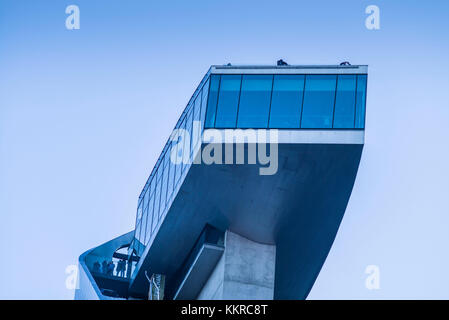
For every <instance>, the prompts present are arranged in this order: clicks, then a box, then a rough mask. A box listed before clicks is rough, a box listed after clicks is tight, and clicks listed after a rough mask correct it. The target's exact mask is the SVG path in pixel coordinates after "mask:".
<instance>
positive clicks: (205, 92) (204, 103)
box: [200, 80, 218, 123]
mask: <svg viewBox="0 0 449 320" xmlns="http://www.w3.org/2000/svg"><path fill="white" fill-rule="evenodd" d="M209 82H210V81H209V80H207V82H206V84H205V85H204V87H203V96H202V97H201V117H200V119H201V121H204V116H205V113H206V106H207V97H208V93H209ZM211 87H212V85H211ZM217 97H218V95H217ZM214 121H215V119H214ZM212 123H213V122H212Z"/></svg>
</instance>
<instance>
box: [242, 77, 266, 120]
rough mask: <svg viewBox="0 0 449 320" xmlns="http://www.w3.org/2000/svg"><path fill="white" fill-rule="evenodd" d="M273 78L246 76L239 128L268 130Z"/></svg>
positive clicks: (243, 80) (243, 79) (243, 85)
mask: <svg viewBox="0 0 449 320" xmlns="http://www.w3.org/2000/svg"><path fill="white" fill-rule="evenodd" d="M272 86H273V76H271V75H244V76H243V78H242V92H241V95H240V103H239V114H238V123H237V127H239V128H266V127H267V126H268V113H269V112H270V99H271V89H272Z"/></svg>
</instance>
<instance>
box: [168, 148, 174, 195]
mask: <svg viewBox="0 0 449 320" xmlns="http://www.w3.org/2000/svg"><path fill="white" fill-rule="evenodd" d="M172 148H173V143H171V144H170V148H169V152H170V153H169V160H168V166H169V168H170V169H169V171H168V173H169V176H168V187H167V200H168V199H170V197H171V194H172V193H173V186H174V180H175V165H174V163H173V162H172V160H171V152H172Z"/></svg>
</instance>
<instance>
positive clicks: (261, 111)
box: [205, 74, 367, 129]
mask: <svg viewBox="0 0 449 320" xmlns="http://www.w3.org/2000/svg"><path fill="white" fill-rule="evenodd" d="M366 83H367V76H366V75H365V74H359V75H356V74H339V75H337V74H325V75H324V74H323V75H320V74H307V75H300V74H299V75H296V74H292V75H290V74H288V75H286V74H282V75H246V74H245V75H227V74H226V75H212V76H211V85H210V93H209V101H208V104H207V113H206V122H205V127H206V128H221V129H223V128H230V129H232V128H254V129H264V128H271V129H364V127H365V100H366Z"/></svg>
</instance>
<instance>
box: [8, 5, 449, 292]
mask: <svg viewBox="0 0 449 320" xmlns="http://www.w3.org/2000/svg"><path fill="white" fill-rule="evenodd" d="M70 4H76V5H78V6H79V8H80V11H81V29H80V30H72V31H69V30H67V29H66V28H65V19H66V17H67V15H66V14H65V8H66V6H68V5H70ZM371 4H375V5H377V6H379V8H380V19H381V22H380V26H381V29H380V30H368V29H366V27H365V18H366V17H367V15H366V14H365V8H366V7H367V6H368V5H371ZM448 12H449V2H448V1H443V0H441V1H427V2H426V1H412V0H409V1H399V0H393V1H392V0H388V1H387V0H370V1H361V0H344V1H335V0H328V1H322V0H316V1H298V0H295V1H279V0H277V1H261V0H257V1H252V0H251V1H250V0H245V1H242V0H238V1H237V0H227V1H211V0H207V1H157V2H156V1H137V0H133V1H113V0H110V1H100V0H83V1H81V0H79V1H75V0H73V1H65V0H52V1H50V0H47V1H44V0H40V1H37V0H29V1H24V0H1V2H0V246H1V250H2V252H3V254H2V258H1V263H0V298H2V299H11V298H14V299H15V298H25V299H72V298H73V294H74V292H73V290H68V289H67V288H66V286H65V280H66V277H67V275H66V274H65V269H66V267H67V266H68V265H72V264H76V263H77V259H78V256H79V255H80V254H81V253H83V252H84V251H86V250H87V249H89V248H91V247H94V246H97V245H99V244H101V243H103V242H105V241H107V240H109V239H111V238H113V237H115V236H118V235H121V234H123V233H126V232H128V231H130V230H132V229H133V228H134V222H135V210H136V204H137V198H138V195H139V193H140V191H141V189H142V187H143V185H144V184H145V181H146V179H147V176H148V175H149V173H150V171H151V169H152V167H153V165H154V164H155V162H156V159H157V157H158V156H159V152H160V151H161V150H162V147H163V145H164V143H165V142H166V140H167V138H168V135H169V134H170V132H171V130H172V128H173V127H174V125H175V123H176V121H177V119H178V117H179V115H180V114H181V112H182V110H183V108H184V107H185V105H186V103H187V101H188V99H189V98H190V96H191V94H192V92H193V90H194V89H195V88H196V86H197V85H198V83H199V81H200V80H201V78H202V76H203V75H204V73H205V72H206V71H207V69H208V68H209V66H210V65H212V64H225V63H228V62H231V63H233V64H274V63H275V62H276V60H278V59H280V58H282V59H284V60H285V61H287V62H288V63H290V64H337V63H339V62H341V61H345V60H347V61H350V62H351V63H352V64H368V65H369V77H368V99H367V119H366V140H365V148H364V151H363V156H362V160H361V164H360V168H359V172H358V176H357V180H356V183H355V186H354V190H353V193H352V196H351V199H350V201H349V204H348V208H347V210H346V213H345V217H344V219H343V222H342V224H341V227H340V230H339V232H338V235H337V237H336V240H335V242H334V245H333V247H332V249H331V252H330V254H329V256H328V258H327V260H326V263H325V264H324V266H323V269H322V270H321V273H320V275H319V276H318V279H317V281H316V283H315V286H314V288H313V289H312V291H311V293H310V295H309V298H310V299H332V298H342V299H355V298H363V299H365V298H367V299H382V298H384V299H390V298H445V299H449V272H448V271H447V269H448V267H449V249H448V245H449V169H448V165H449V148H448V147H449V142H448V141H449V77H448V74H449V40H448V39H449V38H448V36H447V34H448V33H449V20H448V19H447V15H448ZM368 265H377V266H378V267H379V268H380V289H379V290H368V289H367V288H366V287H365V279H366V277H367V275H366V274H365V268H366V266H368Z"/></svg>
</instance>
